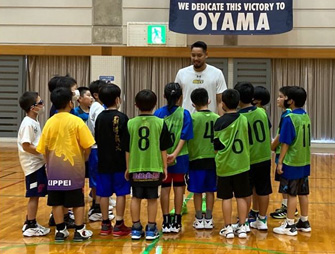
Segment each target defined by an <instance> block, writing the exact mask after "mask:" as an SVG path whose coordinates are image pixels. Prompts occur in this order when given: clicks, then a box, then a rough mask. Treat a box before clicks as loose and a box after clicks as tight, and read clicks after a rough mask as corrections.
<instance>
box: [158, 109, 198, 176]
mask: <svg viewBox="0 0 335 254" xmlns="http://www.w3.org/2000/svg"><path fill="white" fill-rule="evenodd" d="M154 115H155V116H158V117H159V118H164V120H165V122H166V124H167V126H168V129H169V132H170V134H171V137H172V141H173V147H172V148H170V149H169V150H168V154H171V153H172V152H173V151H174V150H175V148H176V147H177V145H178V143H179V141H180V139H182V140H186V141H188V140H190V139H192V138H193V127H192V118H191V115H190V113H189V112H188V111H187V110H185V109H183V108H181V107H178V106H174V107H173V108H172V109H171V110H170V111H169V110H168V107H167V106H164V107H161V108H159V109H157V110H156V111H155V113H154ZM188 167H189V158H188V149H187V144H186V143H185V144H184V146H183V148H182V150H181V151H180V153H179V154H178V156H177V158H176V163H175V164H173V165H170V166H169V167H168V171H169V172H170V173H186V172H187V171H188Z"/></svg>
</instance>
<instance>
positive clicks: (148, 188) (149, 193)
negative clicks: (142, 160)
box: [129, 172, 163, 199]
mask: <svg viewBox="0 0 335 254" xmlns="http://www.w3.org/2000/svg"><path fill="white" fill-rule="evenodd" d="M129 180H130V185H131V188H132V194H133V197H135V198H139V199H157V198H158V186H160V185H161V184H162V180H163V174H162V173H159V172H138V173H131V174H130V175H129Z"/></svg>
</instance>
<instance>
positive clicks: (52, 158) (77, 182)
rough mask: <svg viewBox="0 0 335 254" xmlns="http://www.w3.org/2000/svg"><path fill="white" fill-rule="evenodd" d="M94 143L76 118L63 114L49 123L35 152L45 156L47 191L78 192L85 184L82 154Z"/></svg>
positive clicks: (56, 115)
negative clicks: (76, 190)
mask: <svg viewBox="0 0 335 254" xmlns="http://www.w3.org/2000/svg"><path fill="white" fill-rule="evenodd" d="M94 143H95V141H94V138H93V136H92V134H91V132H90V131H89V129H88V127H87V126H86V124H85V123H84V122H83V121H82V120H81V119H80V118H78V117H77V116H74V115H72V114H70V113H68V112H60V113H57V114H55V115H54V116H52V117H51V118H49V119H48V121H47V122H46V124H45V126H44V129H43V131H42V135H41V139H40V141H39V143H38V146H37V148H36V150H37V151H38V152H39V153H41V154H43V155H45V156H46V160H47V161H46V164H47V177H48V190H75V189H79V188H83V187H84V184H85V158H84V153H83V150H84V149H87V148H89V147H91V146H92V145H93V144H94Z"/></svg>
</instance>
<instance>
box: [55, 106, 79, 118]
mask: <svg viewBox="0 0 335 254" xmlns="http://www.w3.org/2000/svg"><path fill="white" fill-rule="evenodd" d="M57 113H58V110H57V109H56V107H55V106H54V105H53V104H52V105H51V108H50V112H49V114H50V115H49V118H50V117H52V116H53V115H54V114H57ZM70 113H71V114H72V115H76V114H75V113H74V110H73V109H71V111H70Z"/></svg>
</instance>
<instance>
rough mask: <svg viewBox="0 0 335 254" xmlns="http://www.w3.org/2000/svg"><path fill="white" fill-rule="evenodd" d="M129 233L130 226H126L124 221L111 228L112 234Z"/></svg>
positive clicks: (122, 234) (121, 234)
mask: <svg viewBox="0 0 335 254" xmlns="http://www.w3.org/2000/svg"><path fill="white" fill-rule="evenodd" d="M130 233H131V228H130V227H127V226H126V225H125V224H124V223H122V224H121V225H118V226H117V225H115V226H114V230H113V236H124V235H129V234H130Z"/></svg>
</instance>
